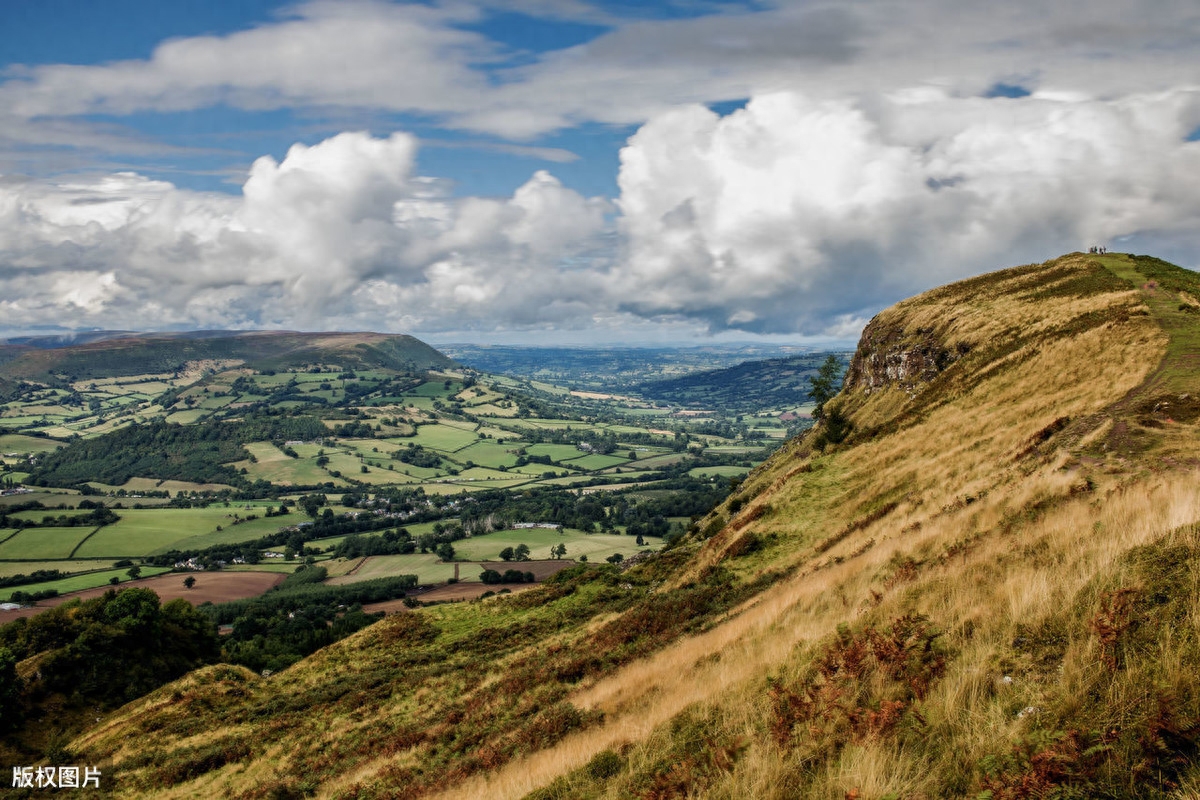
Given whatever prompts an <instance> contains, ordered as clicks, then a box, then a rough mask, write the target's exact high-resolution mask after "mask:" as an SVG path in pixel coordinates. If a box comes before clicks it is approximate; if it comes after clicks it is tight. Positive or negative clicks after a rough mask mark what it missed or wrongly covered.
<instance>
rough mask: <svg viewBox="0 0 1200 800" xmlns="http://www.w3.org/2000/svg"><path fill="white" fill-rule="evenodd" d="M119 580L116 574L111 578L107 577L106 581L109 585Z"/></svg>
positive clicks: (114, 584)
mask: <svg viewBox="0 0 1200 800" xmlns="http://www.w3.org/2000/svg"><path fill="white" fill-rule="evenodd" d="M120 582H121V579H120V578H118V577H117V576H116V575H113V576H112V577H111V578H109V579H108V583H109V585H110V586H116V585H117V584H118V583H120Z"/></svg>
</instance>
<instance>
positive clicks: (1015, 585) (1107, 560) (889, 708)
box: [27, 254, 1200, 800]
mask: <svg viewBox="0 0 1200 800" xmlns="http://www.w3.org/2000/svg"><path fill="white" fill-rule="evenodd" d="M1198 278H1200V276H1197V275H1196V274H1194V273H1191V272H1188V271H1186V270H1182V269H1180V268H1178V267H1174V266H1172V265H1169V264H1166V263H1164V262H1161V261H1158V260H1156V259H1152V258H1146V257H1135V256H1127V255H1121V254H1113V255H1108V256H1103V257H1093V256H1087V255H1082V254H1072V255H1068V256H1064V257H1062V258H1059V259H1056V260H1053V261H1049V262H1046V263H1044V264H1034V265H1028V266H1024V267H1017V268H1014V269H1008V270H1002V271H1000V272H995V273H990V274H987V275H983V276H979V277H977V278H974V279H972V280H968V281H964V282H961V283H956V284H952V285H949V286H946V287H943V288H940V289H936V290H933V291H931V292H928V293H926V294H923V295H921V296H918V297H915V298H913V299H911V300H908V301H905V302H903V303H900V304H898V305H896V306H894V307H892V308H889V309H887V310H885V311H884V312H882V313H881V314H879V315H878V316H877V317H876V318H875V319H874V320H872V322H871V323H870V324H869V325H868V326H867V328H866V330H865V331H864V334H863V337H862V340H861V342H860V344H859V347H858V349H857V351H856V353H855V355H854V358H853V360H852V362H851V364H850V368H849V371H848V374H847V379H846V382H845V387H844V388H843V390H842V392H841V394H840V395H839V396H838V397H837V398H835V399H834V400H832V401H830V402H829V403H828V404H827V405H826V409H825V410H826V422H824V423H822V424H821V425H818V426H817V427H816V428H814V429H813V430H812V431H810V432H809V433H807V434H805V435H803V436H801V437H798V438H796V439H794V440H792V441H790V442H789V443H788V444H787V445H785V446H784V447H783V448H782V449H781V450H780V451H778V452H777V453H776V454H775V455H774V456H773V457H772V458H771V459H770V460H768V461H767V462H766V463H765V464H763V465H762V466H761V467H759V468H758V469H756V470H755V471H754V472H752V473H751V474H750V475H749V476H748V477H747V479H746V480H745V481H744V482H742V483H741V485H740V487H739V489H738V491H737V492H736V493H735V494H734V495H732V496H731V497H730V498H729V499H728V500H726V501H725V502H724V503H723V504H722V505H721V506H720V507H718V508H716V509H714V510H713V511H712V512H711V513H709V514H708V515H707V516H705V517H703V518H701V519H698V520H696V522H695V524H694V525H693V526H692V528H691V531H690V533H689V534H688V535H687V536H686V537H684V538H683V539H681V540H679V541H678V542H677V543H676V545H675V546H674V547H673V548H671V549H669V550H667V551H666V552H664V553H662V554H661V555H659V556H657V557H654V558H649V559H645V560H644V561H642V562H641V563H639V564H636V565H634V566H632V567H628V568H626V569H625V570H624V571H620V570H618V569H617V568H616V567H611V566H607V565H603V566H596V565H580V566H578V567H576V568H573V569H570V570H567V571H565V572H563V573H560V574H559V576H557V577H556V578H555V579H553V580H552V581H550V582H548V584H547V585H546V586H544V587H542V588H540V589H537V590H534V591H531V592H526V593H524V594H521V595H517V596H512V597H498V598H493V599H491V600H487V601H482V602H472V603H462V604H455V605H443V606H434V607H429V608H425V609H421V610H418V611H415V612H412V613H402V614H398V615H395V616H393V617H389V618H388V619H386V620H384V621H382V622H380V623H378V624H376V625H374V626H372V627H370V628H368V629H367V630H365V631H363V632H361V633H359V634H357V635H355V636H352V637H350V638H348V639H345V640H343V641H341V642H339V643H338V644H335V645H333V646H330V647H327V648H325V649H324V650H321V651H319V652H318V653H316V654H315V655H313V656H311V657H309V658H308V659H306V660H304V661H302V662H300V663H298V664H296V665H295V666H293V667H291V668H289V669H288V670H286V671H285V672H283V673H279V674H276V675H271V676H269V677H262V676H259V675H255V674H253V673H251V672H249V671H247V670H244V669H240V668H233V667H228V666H216V667H209V668H206V669H204V670H201V671H198V672H195V673H192V674H191V675H189V676H188V677H185V678H183V679H181V680H180V681H178V682H176V683H174V684H170V685H168V686H166V687H165V688H163V689H160V690H158V691H156V692H154V693H152V694H150V695H149V696H147V697H145V698H143V699H141V700H138V701H135V702H133V703H131V704H130V705H128V706H125V707H124V708H123V709H121V710H119V711H118V712H116V713H114V714H113V715H110V716H109V717H107V718H104V719H103V720H102V721H100V722H99V723H97V724H96V725H95V726H94V727H92V728H91V729H90V730H89V731H87V732H86V733H85V734H83V735H82V736H80V737H79V738H78V739H76V740H75V741H73V742H71V743H70V744H69V745H68V750H69V751H70V753H71V755H72V757H73V763H87V764H94V765H100V766H101V767H102V769H103V771H104V775H105V776H106V780H110V783H109V784H108V785H109V788H111V789H112V790H113V791H114V792H115V793H116V794H117V795H118V796H146V797H193V796H195V797H201V796H202V797H247V798H248V797H301V796H319V797H399V796H403V797H489V798H519V797H528V798H536V799H537V800H550V799H551V798H563V799H565V798H625V797H641V798H656V799H661V798H683V797H690V798H692V797H703V798H744V797H755V798H795V797H818V798H838V799H839V800H841V799H842V798H885V797H893V798H943V797H985V796H986V797H991V798H994V799H996V798H1033V797H1109V798H1116V797H1128V798H1135V797H1136V798H1143V797H1144V798H1151V797H1161V798H1172V797H1178V798H1183V797H1194V796H1195V792H1196V791H1197V789H1198V787H1200V765H1198V764H1197V761H1196V757H1197V752H1198V747H1197V746H1198V742H1200V682H1198V681H1197V680H1196V675H1197V674H1200V637H1198V635H1197V634H1198V625H1197V620H1198V619H1200V491H1198V490H1200V475H1198V474H1197V465H1198V464H1200V437H1198V435H1197V434H1198V431H1197V419H1200V370H1197V366H1198V365H1197V353H1198V352H1200V324H1198V323H1200V318H1198V315H1197V314H1196V313H1195V311H1193V309H1196V308H1200V300H1198V299H1197V298H1198V297H1200V280H1198ZM833 420H837V424H836V425H834V424H832V422H833ZM27 672H28V670H27Z"/></svg>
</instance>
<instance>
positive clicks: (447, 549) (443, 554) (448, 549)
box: [433, 542, 454, 561]
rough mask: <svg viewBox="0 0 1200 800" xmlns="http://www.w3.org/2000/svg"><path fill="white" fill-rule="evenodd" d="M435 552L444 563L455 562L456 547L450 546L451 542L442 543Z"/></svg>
mask: <svg viewBox="0 0 1200 800" xmlns="http://www.w3.org/2000/svg"><path fill="white" fill-rule="evenodd" d="M433 552H435V553H437V557H438V558H440V559H441V560H442V561H453V560H454V545H452V544H450V543H449V542H442V543H441V544H439V545H438V546H437V547H436V548H435V549H434V551H433Z"/></svg>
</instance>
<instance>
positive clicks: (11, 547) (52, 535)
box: [0, 527, 94, 561]
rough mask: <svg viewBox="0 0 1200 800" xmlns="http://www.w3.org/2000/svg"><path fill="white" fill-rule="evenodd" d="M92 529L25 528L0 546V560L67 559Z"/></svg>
mask: <svg viewBox="0 0 1200 800" xmlns="http://www.w3.org/2000/svg"><path fill="white" fill-rule="evenodd" d="M93 530H94V528H91V527H79V528H25V529H23V530H21V531H20V532H19V533H17V535H16V536H13V537H11V538H9V539H7V540H6V541H5V542H4V543H3V544H0V559H3V560H6V561H7V560H12V559H29V560H37V561H41V560H46V559H51V558H67V557H69V556H70V555H71V551H72V550H73V549H74V548H75V545H77V544H79V542H80V541H81V540H82V539H83V537H85V536H87V535H88V534H89V533H91V532H92V531H93Z"/></svg>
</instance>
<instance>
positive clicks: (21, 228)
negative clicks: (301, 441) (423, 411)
mask: <svg viewBox="0 0 1200 800" xmlns="http://www.w3.org/2000/svg"><path fill="white" fill-rule="evenodd" d="M416 147H417V144H416V140H415V139H414V138H413V137H411V136H409V135H407V134H404V133H396V134H393V135H392V136H390V137H388V138H386V139H378V138H373V137H371V136H370V135H368V134H365V133H343V134H339V135H337V136H334V137H332V138H330V139H327V140H325V141H323V142H320V143H319V144H316V145H313V146H311V147H308V146H304V145H295V146H293V147H292V148H291V149H290V150H289V151H288V153H287V156H286V157H285V158H284V159H283V160H282V161H280V162H276V161H275V160H274V159H273V158H271V157H269V156H264V157H262V158H260V159H258V160H257V161H255V162H254V165H253V166H252V167H251V169H250V173H249V175H248V177H247V179H246V182H245V185H244V187H243V192H242V195H241V197H233V196H227V195H222V194H216V193H202V192H192V191H187V190H182V189H179V188H177V187H175V186H173V185H171V184H169V183H166V182H162V181H152V180H148V179H146V178H144V177H142V176H139V175H136V174H132V173H119V174H111V175H103V176H98V177H90V178H89V177H78V178H74V179H71V180H69V181H60V182H49V181H28V180H26V181H21V180H15V179H9V180H0V296H2V297H4V298H7V299H5V300H0V310H2V311H3V316H4V321H5V323H6V325H7V326H9V327H20V326H22V325H35V324H46V323H57V324H61V325H65V326H70V327H82V326H87V325H100V326H105V327H131V328H145V327H163V326H189V327H195V326H231V327H253V326H294V327H310V328H311V327H341V328H346V327H369V328H379V329H395V328H397V327H399V328H422V329H426V330H438V329H441V328H445V327H456V328H470V327H476V326H484V327H488V328H491V327H495V326H497V325H502V324H505V323H506V322H507V321H509V320H511V319H519V320H522V321H523V323H522V324H537V323H539V322H544V321H548V322H553V321H558V320H560V319H561V318H562V317H563V316H564V315H567V314H569V313H578V312H579V310H580V306H579V305H578V303H577V301H576V300H572V299H571V298H572V297H576V298H578V297H582V296H584V293H585V292H587V291H588V290H587V288H586V286H587V284H588V281H587V280H586V279H583V280H577V279H575V278H574V277H572V276H569V275H567V274H566V273H567V272H568V270H565V269H564V268H563V266H562V264H563V263H564V261H565V260H567V259H570V258H572V257H577V256H580V255H581V254H583V253H586V252H587V250H588V248H589V247H591V246H592V242H593V239H594V238H595V237H596V236H597V235H598V234H599V233H601V231H602V230H603V229H604V227H605V225H606V222H605V214H606V213H607V212H608V210H609V204H608V203H607V202H606V201H604V200H601V199H587V198H584V197H582V196H580V195H579V194H577V193H576V192H574V191H571V190H569V189H566V188H564V187H563V186H562V185H561V184H560V183H559V182H558V181H557V180H556V179H555V178H553V177H552V176H551V175H549V174H547V173H544V172H538V173H536V174H535V175H534V176H533V177H532V178H531V179H530V180H529V181H528V182H527V183H526V184H524V185H523V186H521V187H520V188H518V189H517V191H516V192H515V193H514V195H513V196H512V197H509V198H506V199H504V198H500V199H487V198H465V199H454V198H451V197H449V195H448V193H447V191H446V189H445V186H444V184H443V182H441V181H438V180H436V179H431V178H426V177H423V176H417V175H414V174H413V159H414V155H415V152H416Z"/></svg>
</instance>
